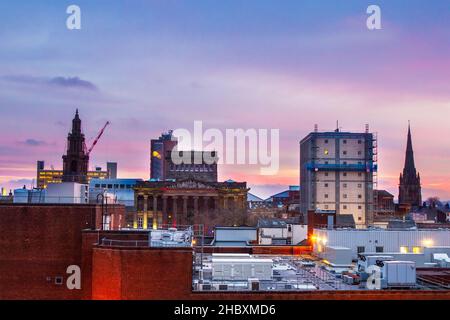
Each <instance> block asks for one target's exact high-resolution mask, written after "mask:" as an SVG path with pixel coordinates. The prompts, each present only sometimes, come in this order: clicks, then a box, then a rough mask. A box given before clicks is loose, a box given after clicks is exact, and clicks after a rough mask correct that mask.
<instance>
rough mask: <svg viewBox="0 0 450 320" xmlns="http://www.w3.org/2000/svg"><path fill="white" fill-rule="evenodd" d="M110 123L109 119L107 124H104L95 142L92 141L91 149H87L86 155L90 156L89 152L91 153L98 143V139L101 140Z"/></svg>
mask: <svg viewBox="0 0 450 320" xmlns="http://www.w3.org/2000/svg"><path fill="white" fill-rule="evenodd" d="M109 124H110V122H109V121H106V123H105V125H104V126H103V128H102V130H100V132H99V133H98V135H97V138H95V140H94V142H93V143H92V146H91V147H90V148H89V150H88V151H87V153H86V155H88V156H89V154H90V153H91V151H92V149H94V147H95V145H96V144H97V142H98V140H100V138H101V136H102V135H103V132H104V131H105V129H106V127H107V126H108V125H109Z"/></svg>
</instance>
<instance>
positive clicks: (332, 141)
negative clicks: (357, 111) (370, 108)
mask: <svg viewBox="0 0 450 320" xmlns="http://www.w3.org/2000/svg"><path fill="white" fill-rule="evenodd" d="M375 145H376V144H375V140H374V135H373V134H372V133H369V132H368V128H367V129H366V132H365V133H351V132H341V131H340V130H339V129H336V130H335V131H334V132H318V131H317V130H316V131H315V132H312V133H310V134H308V135H307V136H306V137H305V138H304V139H303V140H301V142H300V185H301V188H300V211H301V212H302V213H303V215H304V217H305V219H306V217H307V213H308V211H310V210H319V211H330V212H335V214H336V215H343V214H345V215H349V214H351V215H353V218H354V221H355V223H356V225H357V227H364V226H366V225H367V224H369V223H372V221H373V182H374V172H375V171H376V170H377V165H376V157H375V156H374V147H375Z"/></svg>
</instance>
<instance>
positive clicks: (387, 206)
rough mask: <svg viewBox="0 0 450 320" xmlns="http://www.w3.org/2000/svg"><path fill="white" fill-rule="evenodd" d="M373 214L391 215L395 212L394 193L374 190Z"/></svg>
mask: <svg viewBox="0 0 450 320" xmlns="http://www.w3.org/2000/svg"><path fill="white" fill-rule="evenodd" d="M373 196H374V215H375V216H377V215H378V216H391V215H393V214H395V204H394V195H393V194H391V193H389V192H388V191H386V190H374V192H373Z"/></svg>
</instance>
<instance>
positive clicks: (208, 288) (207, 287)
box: [199, 283, 212, 291]
mask: <svg viewBox="0 0 450 320" xmlns="http://www.w3.org/2000/svg"><path fill="white" fill-rule="evenodd" d="M211 289H212V287H211V284H209V283H201V284H199V290H200V291H211Z"/></svg>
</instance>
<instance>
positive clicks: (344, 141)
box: [324, 139, 362, 144]
mask: <svg viewBox="0 0 450 320" xmlns="http://www.w3.org/2000/svg"><path fill="white" fill-rule="evenodd" d="M324 142H325V143H328V139H325V141H324ZM342 143H343V144H347V139H344V140H342ZM361 143H362V140H361V139H359V140H358V144H361Z"/></svg>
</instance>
